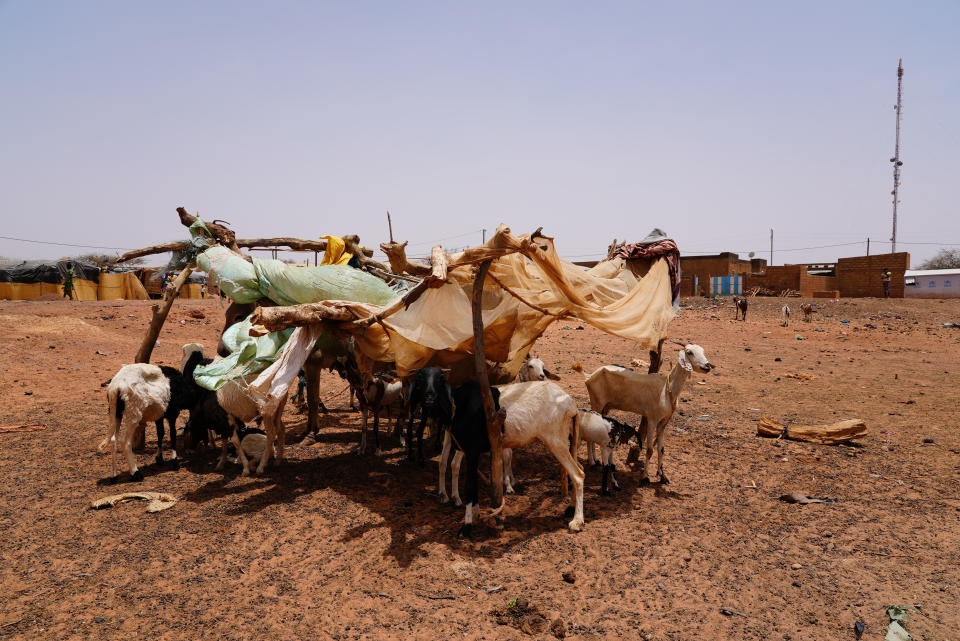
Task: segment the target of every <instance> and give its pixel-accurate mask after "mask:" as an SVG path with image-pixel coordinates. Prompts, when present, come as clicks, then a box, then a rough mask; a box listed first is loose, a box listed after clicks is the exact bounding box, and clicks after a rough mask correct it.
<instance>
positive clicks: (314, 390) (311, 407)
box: [303, 358, 327, 436]
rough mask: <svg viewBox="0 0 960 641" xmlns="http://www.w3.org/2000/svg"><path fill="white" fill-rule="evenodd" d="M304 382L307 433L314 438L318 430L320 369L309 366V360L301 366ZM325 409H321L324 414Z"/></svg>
mask: <svg viewBox="0 0 960 641" xmlns="http://www.w3.org/2000/svg"><path fill="white" fill-rule="evenodd" d="M303 374H304V380H305V381H306V385H307V432H306V434H304V436H306V435H307V434H313V435H314V436H316V434H317V432H318V431H319V430H320V407H321V406H322V405H323V404H322V403H321V402H320V368H319V367H317V366H316V365H314V364H311V362H310V359H309V358H308V359H307V362H306V363H304V364H303ZM326 411H327V408H326V407H324V408H323V412H324V414H326Z"/></svg>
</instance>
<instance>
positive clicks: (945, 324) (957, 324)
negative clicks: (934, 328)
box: [940, 323, 960, 328]
mask: <svg viewBox="0 0 960 641" xmlns="http://www.w3.org/2000/svg"><path fill="white" fill-rule="evenodd" d="M940 327H957V328H960V323H942V324H941V325H940Z"/></svg>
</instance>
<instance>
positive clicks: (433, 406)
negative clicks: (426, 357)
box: [407, 367, 454, 465]
mask: <svg viewBox="0 0 960 641" xmlns="http://www.w3.org/2000/svg"><path fill="white" fill-rule="evenodd" d="M453 406H454V405H453V391H452V390H451V389H450V383H448V382H447V377H446V376H445V375H444V371H443V370H442V369H440V368H439V367H424V368H421V369H419V370H417V374H416V376H415V377H414V379H413V383H412V384H411V386H410V393H409V396H408V400H407V409H408V411H409V412H410V420H409V421H408V422H407V459H409V460H411V461H412V460H413V422H414V420H415V418H416V415H417V411H418V410H419V412H420V425H419V427H418V428H417V462H418V463H419V464H421V465H422V464H423V428H424V427H425V426H426V424H427V420H432V421H433V427H434V429H435V430H436V434H437V436H436V438H435V439H434V449H435V450H436V449H437V447H438V446H439V444H440V435H441V434H443V430H445V429H447V428H449V427H450V425H451V424H452V423H453Z"/></svg>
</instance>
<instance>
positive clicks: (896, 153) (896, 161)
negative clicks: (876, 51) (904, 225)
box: [890, 58, 903, 254]
mask: <svg viewBox="0 0 960 641" xmlns="http://www.w3.org/2000/svg"><path fill="white" fill-rule="evenodd" d="M902 95H903V58H900V63H899V64H898V65H897V104H896V106H895V107H894V110H895V111H896V112H897V142H896V146H895V147H894V149H893V158H891V159H890V162H892V163H893V191H891V192H890V193H891V194H893V235H892V236H890V253H891V254H895V253H897V203H899V202H900V201H899V200H898V197H899V195H900V167H902V166H903V161H901V160H900V113H901V111H902V104H901V102H900V99H901V97H902Z"/></svg>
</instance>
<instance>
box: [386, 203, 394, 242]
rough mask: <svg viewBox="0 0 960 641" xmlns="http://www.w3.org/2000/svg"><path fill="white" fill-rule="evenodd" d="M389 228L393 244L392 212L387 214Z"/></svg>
mask: <svg viewBox="0 0 960 641" xmlns="http://www.w3.org/2000/svg"><path fill="white" fill-rule="evenodd" d="M387 227H389V228H390V242H391V243H392V242H393V221H392V220H390V212H389V211H388V212H387Z"/></svg>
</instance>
